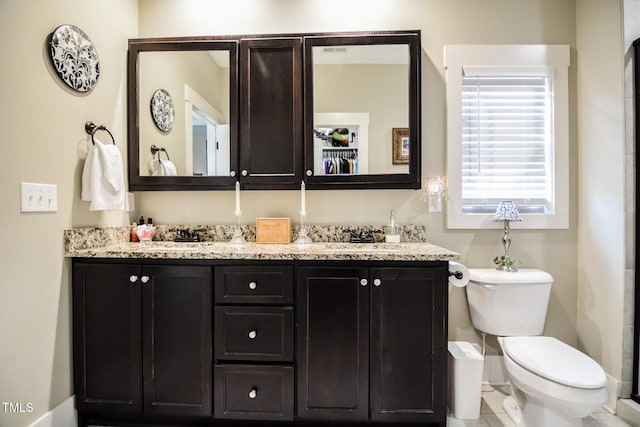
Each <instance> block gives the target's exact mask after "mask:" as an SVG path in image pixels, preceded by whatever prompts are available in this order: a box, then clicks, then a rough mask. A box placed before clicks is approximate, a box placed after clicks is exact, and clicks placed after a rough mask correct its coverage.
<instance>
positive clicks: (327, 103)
mask: <svg viewBox="0 0 640 427" xmlns="http://www.w3.org/2000/svg"><path fill="white" fill-rule="evenodd" d="M419 53H420V52H419V33H416V34H406V33H402V34H391V33H382V34H380V33H368V34H366V35H352V36H351V35H349V36H326V37H324V36H318V37H313V36H312V37H307V38H305V84H306V86H305V87H306V90H307V95H306V105H305V106H306V109H307V111H306V116H305V120H306V126H305V144H306V160H305V165H306V168H307V176H308V177H307V181H309V182H310V183H311V184H316V185H315V188H320V187H325V186H326V188H330V187H331V184H332V183H337V182H340V183H344V184H345V185H344V186H342V187H341V188H419V187H420V172H419V169H420V157H419V156H420V131H419V129H420V126H419V117H420V116H419V114H420V113H419V108H420V104H419V99H420V93H419V89H418V88H419V87H420V84H419V77H420V76H419V70H420V55H419ZM333 185H334V186H335V184H333ZM310 188H314V186H313V185H312V186H311V187H310Z"/></svg>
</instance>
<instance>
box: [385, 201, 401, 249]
mask: <svg viewBox="0 0 640 427" xmlns="http://www.w3.org/2000/svg"><path fill="white" fill-rule="evenodd" d="M384 240H385V242H387V243H400V233H399V232H398V224H397V223H396V212H395V211H394V210H393V209H391V215H390V216H389V230H388V231H387V234H386V235H385V236H384Z"/></svg>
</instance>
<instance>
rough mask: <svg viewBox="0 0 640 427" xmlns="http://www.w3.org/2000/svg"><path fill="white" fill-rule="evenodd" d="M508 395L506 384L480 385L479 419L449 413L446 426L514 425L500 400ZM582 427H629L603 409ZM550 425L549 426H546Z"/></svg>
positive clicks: (494, 426) (507, 426) (492, 426)
mask: <svg viewBox="0 0 640 427" xmlns="http://www.w3.org/2000/svg"><path fill="white" fill-rule="evenodd" d="M508 395H509V388H508V386H495V387H493V386H491V385H488V384H483V385H482V405H481V407H480V419H478V420H458V419H456V418H453V415H451V414H450V415H449V417H448V418H447V426H448V427H515V424H514V423H513V421H511V418H509V416H508V415H507V414H506V413H505V411H504V408H503V407H502V401H503V400H504V398H505V397H506V396H508ZM583 424H584V427H630V425H629V424H627V423H625V422H624V421H622V420H621V419H620V418H618V417H616V416H615V415H611V414H610V413H608V412H605V411H604V409H603V410H601V411H598V412H596V413H594V414H593V415H591V416H590V417H588V418H586V419H585V421H584V423H583ZM548 427H551V426H548Z"/></svg>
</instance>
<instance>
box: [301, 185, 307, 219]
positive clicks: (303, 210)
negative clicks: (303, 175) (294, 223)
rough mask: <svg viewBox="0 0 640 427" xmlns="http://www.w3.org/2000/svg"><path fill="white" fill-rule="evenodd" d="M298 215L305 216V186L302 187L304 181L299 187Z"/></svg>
mask: <svg viewBox="0 0 640 427" xmlns="http://www.w3.org/2000/svg"><path fill="white" fill-rule="evenodd" d="M300 192H301V194H300V198H301V200H300V213H302V214H306V213H307V206H306V201H305V194H304V193H305V185H304V181H302V185H301V186H300Z"/></svg>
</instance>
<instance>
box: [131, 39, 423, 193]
mask: <svg viewBox="0 0 640 427" xmlns="http://www.w3.org/2000/svg"><path fill="white" fill-rule="evenodd" d="M420 37H421V36H420V31H419V30H417V31H369V32H366V31H364V32H339V33H297V34H248V35H224V36H190V37H161V38H140V39H130V40H129V52H128V56H129V57H128V107H129V108H128V140H129V148H128V150H129V151H128V154H129V155H128V161H129V189H130V190H131V191H146V190H170V191H173V190H233V188H234V185H235V182H236V181H239V182H240V183H241V184H242V186H243V188H246V189H247V190H256V189H296V188H298V186H299V185H300V180H304V182H305V183H306V185H307V189H309V190H311V189H382V188H387V189H393V188H398V189H402V188H404V189H418V188H420V179H421V142H420V138H421V125H420V118H421V99H420V96H421V95H420V94H421V88H420V86H421V84H420V78H421V66H420V61H421V47H420ZM265 67H267V69H264V68H265ZM158 70H162V72H158ZM172 70H180V73H177V72H173V71H172ZM340 70H342V71H340ZM269 76H272V77H269ZM159 87H160V88H163V89H164V90H166V92H167V93H170V94H171V97H172V98H173V110H172V111H173V113H174V117H173V121H171V126H172V127H173V128H172V129H171V131H170V132H168V131H166V130H163V129H160V130H161V131H160V132H159V131H158V129H159V127H157V125H158V123H154V120H153V117H152V115H150V114H149V112H148V109H147V108H144V107H145V104H147V103H148V102H149V101H148V100H149V99H150V98H151V97H152V95H153V93H154V91H156V90H157V89H158V88H159ZM289 89H290V90H289ZM164 104H165V105H166V102H165V103H164ZM147 105H148V104H147ZM141 107H142V108H141ZM162 123H163V124H164V122H162ZM398 127H402V128H406V129H408V135H409V137H410V139H411V144H410V147H409V149H410V151H409V153H408V159H409V161H408V163H407V164H402V165H399V164H394V163H393V162H392V129H393V128H398ZM336 130H340V131H344V133H341V132H337V133H336V134H335V135H334V136H335V137H337V138H335V139H336V141H334V140H333V139H334V138H331V137H330V134H329V132H330V133H334V132H335V131H336ZM151 145H156V146H158V147H165V148H166V149H167V150H169V151H171V160H172V161H173V163H174V164H175V166H176V170H177V175H176V176H151V175H150V173H149V168H148V164H149V161H150V159H151V158H152V157H150V147H151Z"/></svg>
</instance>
